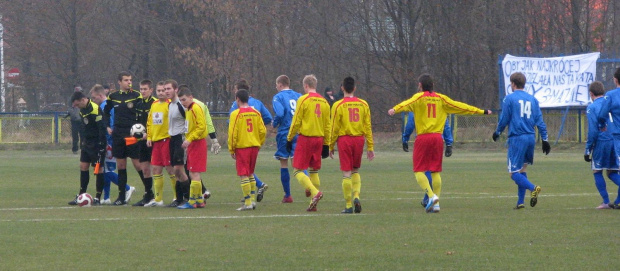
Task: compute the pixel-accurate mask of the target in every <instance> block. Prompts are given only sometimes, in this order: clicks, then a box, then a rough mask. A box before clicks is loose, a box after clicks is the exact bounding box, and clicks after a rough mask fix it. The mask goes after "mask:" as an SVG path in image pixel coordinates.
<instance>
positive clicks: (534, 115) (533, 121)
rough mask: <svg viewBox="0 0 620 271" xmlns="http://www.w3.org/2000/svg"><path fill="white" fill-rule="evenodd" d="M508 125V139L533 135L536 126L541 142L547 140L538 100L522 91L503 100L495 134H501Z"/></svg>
mask: <svg viewBox="0 0 620 271" xmlns="http://www.w3.org/2000/svg"><path fill="white" fill-rule="evenodd" d="M508 124H510V127H509V128H508V137H513V136H520V135H526V134H532V135H533V134H535V130H534V126H536V127H538V132H539V133H540V136H541V137H542V140H544V141H547V140H549V137H548V136H547V125H545V122H544V121H543V118H542V112H541V111H540V106H539V105H538V100H536V98H534V96H532V95H530V94H528V93H527V92H525V91H523V90H515V91H514V92H513V93H512V94H509V95H507V96H506V97H505V98H504V102H503V104H502V114H501V115H500V116H499V122H498V123H497V130H496V131H495V132H496V133H497V134H501V133H502V131H504V129H505V128H506V126H507V125H508Z"/></svg>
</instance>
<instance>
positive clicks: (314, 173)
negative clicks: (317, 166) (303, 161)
mask: <svg viewBox="0 0 620 271" xmlns="http://www.w3.org/2000/svg"><path fill="white" fill-rule="evenodd" d="M309 172H310V181H312V185H314V187H316V190H321V188H320V187H321V179H319V171H318V170H310V171H309Z"/></svg>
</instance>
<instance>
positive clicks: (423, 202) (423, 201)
mask: <svg viewBox="0 0 620 271" xmlns="http://www.w3.org/2000/svg"><path fill="white" fill-rule="evenodd" d="M420 204H421V205H422V207H424V208H426V204H428V199H427V198H425V199H423V200H422V201H420Z"/></svg>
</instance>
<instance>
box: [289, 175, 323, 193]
mask: <svg viewBox="0 0 620 271" xmlns="http://www.w3.org/2000/svg"><path fill="white" fill-rule="evenodd" d="M293 175H294V176H295V178H296V179H297V181H298V182H299V184H301V186H303V187H304V188H305V189H309V190H310V193H311V194H312V196H313V197H314V196H315V195H316V194H317V193H319V190H318V189H316V187H314V185H312V181H310V177H308V176H307V175H306V174H305V173H304V172H303V171H301V170H298V171H295V173H293Z"/></svg>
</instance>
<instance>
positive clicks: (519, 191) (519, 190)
mask: <svg viewBox="0 0 620 271" xmlns="http://www.w3.org/2000/svg"><path fill="white" fill-rule="evenodd" d="M521 175H523V176H525V178H527V172H521ZM525 192H527V188H525V187H523V186H517V197H518V199H517V205H520V204H524V203H525Z"/></svg>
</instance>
